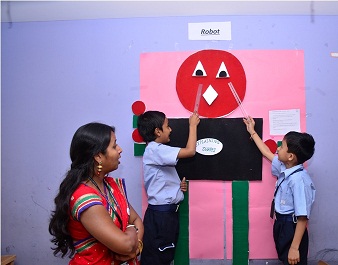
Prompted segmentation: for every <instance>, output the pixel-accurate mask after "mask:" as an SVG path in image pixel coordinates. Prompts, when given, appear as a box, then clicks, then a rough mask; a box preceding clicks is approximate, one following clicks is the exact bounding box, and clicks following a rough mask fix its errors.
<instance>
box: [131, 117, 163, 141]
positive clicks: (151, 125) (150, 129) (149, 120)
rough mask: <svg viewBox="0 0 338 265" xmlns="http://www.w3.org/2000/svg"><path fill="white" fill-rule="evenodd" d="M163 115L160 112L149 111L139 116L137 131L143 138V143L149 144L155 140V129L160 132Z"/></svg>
mask: <svg viewBox="0 0 338 265" xmlns="http://www.w3.org/2000/svg"><path fill="white" fill-rule="evenodd" d="M164 120H165V114H164V113H163V112H161V111H156V110H150V111H146V112H145V113H143V114H141V115H140V116H139V117H138V119H137V129H138V132H139V133H140V135H141V136H142V138H143V141H145V142H146V143H149V142H151V141H154V140H155V139H156V136H155V129H156V128H159V129H160V130H161V131H162V126H163V124H164Z"/></svg>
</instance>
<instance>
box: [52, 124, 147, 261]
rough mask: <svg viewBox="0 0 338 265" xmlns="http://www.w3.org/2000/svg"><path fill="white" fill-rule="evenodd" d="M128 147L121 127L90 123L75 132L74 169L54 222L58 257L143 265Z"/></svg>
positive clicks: (58, 200) (63, 188)
mask: <svg viewBox="0 0 338 265" xmlns="http://www.w3.org/2000/svg"><path fill="white" fill-rule="evenodd" d="M121 153H122V149H121V148H120V146H119V145H118V144H117V143H116V136H115V128H114V127H111V126H108V125H105V124H101V123H89V124H86V125H83V126H81V127H80V128H79V129H78V130H77V131H76V133H75V134H74V136H73V139H72V143H71V147H70V157H71V160H72V164H71V168H70V170H69V171H68V172H67V174H66V177H65V179H64V180H63V181H62V183H61V185H60V189H59V193H58V195H57V196H56V198H55V200H54V201H55V206H56V207H55V210H54V211H53V213H52V217H51V220H50V224H49V232H50V233H51V235H52V236H53V239H52V240H51V241H52V242H53V243H54V244H55V247H53V248H52V249H53V250H54V255H57V254H59V253H61V256H62V258H63V257H65V256H66V255H67V254H69V257H70V258H71V260H70V262H69V264H70V265H82V264H87V265H88V264H93V265H94V264H100V265H120V264H128V265H137V264H139V259H138V256H139V254H140V253H141V251H142V247H143V243H142V237H143V224H142V220H141V218H140V216H139V215H138V214H137V213H136V211H135V210H134V209H133V207H132V206H131V205H130V203H129V202H128V198H127V192H126V187H125V183H124V179H120V178H112V177H110V176H108V174H109V173H110V172H111V171H114V170H116V169H117V168H118V165H119V163H120V161H119V159H120V157H121Z"/></svg>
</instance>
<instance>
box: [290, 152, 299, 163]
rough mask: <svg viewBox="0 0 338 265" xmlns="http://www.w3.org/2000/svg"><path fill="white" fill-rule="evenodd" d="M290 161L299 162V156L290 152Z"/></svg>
mask: <svg viewBox="0 0 338 265" xmlns="http://www.w3.org/2000/svg"><path fill="white" fill-rule="evenodd" d="M289 161H296V162H297V156H296V155H295V154H294V153H289Z"/></svg>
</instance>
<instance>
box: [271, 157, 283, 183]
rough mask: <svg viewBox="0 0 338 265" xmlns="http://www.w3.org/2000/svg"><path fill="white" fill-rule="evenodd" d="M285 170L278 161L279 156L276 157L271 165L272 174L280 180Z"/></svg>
mask: <svg viewBox="0 0 338 265" xmlns="http://www.w3.org/2000/svg"><path fill="white" fill-rule="evenodd" d="M282 170H283V163H282V162H281V161H279V160H278V156H275V157H274V158H273V159H272V163H271V174H272V175H273V176H275V177H277V178H279V175H280V173H281V172H282Z"/></svg>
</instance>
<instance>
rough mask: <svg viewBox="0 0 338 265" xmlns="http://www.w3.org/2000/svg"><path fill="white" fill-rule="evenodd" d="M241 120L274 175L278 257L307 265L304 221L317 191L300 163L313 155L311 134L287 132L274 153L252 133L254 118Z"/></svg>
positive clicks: (306, 219)
mask: <svg viewBox="0 0 338 265" xmlns="http://www.w3.org/2000/svg"><path fill="white" fill-rule="evenodd" d="M243 121H244V123H245V125H246V128H247V131H248V132H249V133H250V135H251V139H252V140H253V141H254V142H255V144H256V145H257V147H258V149H259V150H260V151H261V153H262V155H263V156H265V157H266V158H267V159H268V160H270V161H271V162H272V165H271V173H272V175H274V176H275V177H277V182H276V188H275V196H274V201H273V204H272V212H274V214H275V222H274V225H273V237H274V241H275V246H276V250H277V254H278V258H279V260H281V261H282V262H283V264H284V265H289V264H302V265H307V254H308V247H309V237H308V231H307V222H308V219H309V218H310V213H311V207H312V204H313V202H314V199H315V191H316V190H315V187H314V185H313V182H312V180H311V178H310V176H309V174H308V173H307V171H306V170H305V168H304V166H303V163H304V162H306V161H307V160H308V159H310V158H311V157H312V155H313V154H314V151H315V148H314V147H315V141H314V139H313V137H312V136H311V135H310V134H307V133H299V132H288V133H287V134H286V135H285V136H284V138H283V141H282V145H281V146H280V147H278V149H277V153H278V155H275V154H273V153H272V152H271V151H270V149H269V148H268V146H266V145H265V143H264V142H263V141H262V139H261V138H260V137H259V135H258V134H257V133H256V132H255V128H254V127H255V121H254V119H253V118H251V117H250V116H249V117H248V118H246V119H243ZM272 218H273V215H272Z"/></svg>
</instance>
